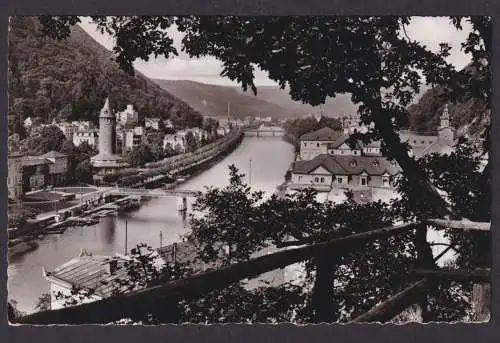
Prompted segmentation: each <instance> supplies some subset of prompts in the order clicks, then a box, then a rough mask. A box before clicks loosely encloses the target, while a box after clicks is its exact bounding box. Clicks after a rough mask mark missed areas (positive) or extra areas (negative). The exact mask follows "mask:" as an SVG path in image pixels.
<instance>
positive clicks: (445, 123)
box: [439, 104, 450, 129]
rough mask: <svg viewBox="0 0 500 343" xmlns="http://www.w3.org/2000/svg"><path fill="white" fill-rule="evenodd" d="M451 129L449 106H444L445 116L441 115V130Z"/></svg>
mask: <svg viewBox="0 0 500 343" xmlns="http://www.w3.org/2000/svg"><path fill="white" fill-rule="evenodd" d="M447 127H450V114H449V113H448V104H446V105H444V109H443V114H441V125H440V126H439V128H440V129H444V128H447Z"/></svg>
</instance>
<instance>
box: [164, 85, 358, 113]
mask: <svg viewBox="0 0 500 343" xmlns="http://www.w3.org/2000/svg"><path fill="white" fill-rule="evenodd" d="M154 81H155V82H156V83H157V84H158V85H160V87H162V88H163V89H165V90H167V91H168V92H169V93H171V94H173V95H175V96H176V97H178V98H180V99H182V100H184V101H185V102H187V103H189V104H190V105H191V106H193V107H194V108H195V109H196V110H197V111H199V112H200V113H203V114H206V115H215V116H227V104H228V103H229V104H230V111H231V115H233V116H235V117H238V118H244V117H246V116H247V115H253V116H261V117H267V116H271V117H273V118H276V119H288V118H293V117H303V116H306V115H310V114H314V113H320V112H322V113H323V115H324V116H328V117H342V116H344V115H353V114H355V113H356V112H357V106H355V105H354V104H353V103H352V102H351V100H350V98H349V96H348V95H345V94H341V95H339V96H338V97H336V98H335V99H332V98H329V99H328V100H327V102H326V104H325V105H323V106H322V107H321V108H320V107H319V106H317V107H313V106H310V105H307V104H303V103H301V102H297V101H294V100H292V99H291V97H290V95H289V94H288V91H287V90H282V89H280V88H279V87H277V86H257V95H254V94H253V93H251V92H250V91H247V92H244V91H243V90H242V89H241V87H239V86H219V85H213V84H205V83H200V82H195V81H190V80H165V79H154Z"/></svg>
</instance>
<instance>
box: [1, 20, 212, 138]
mask: <svg viewBox="0 0 500 343" xmlns="http://www.w3.org/2000/svg"><path fill="white" fill-rule="evenodd" d="M8 92H9V129H10V130H9V131H10V133H12V128H13V125H14V123H15V121H16V120H18V121H19V120H22V119H25V118H27V117H32V118H36V119H38V120H40V121H41V122H51V121H52V120H53V119H54V118H57V119H73V120H76V119H78V120H95V119H96V114H97V113H98V111H99V109H100V108H101V106H102V105H103V103H104V99H105V97H106V96H109V97H110V100H111V104H112V107H114V108H115V109H116V110H122V109H124V108H125V106H126V105H127V104H133V105H134V106H135V107H136V108H137V109H138V111H139V115H140V116H147V115H155V116H159V117H162V118H171V119H172V120H173V121H174V122H177V123H178V124H180V125H182V126H184V125H185V126H197V125H198V124H199V123H200V122H201V119H202V117H201V115H200V114H199V113H198V112H197V111H195V110H194V109H192V108H191V107H190V106H189V105H188V104H186V103H185V102H183V101H181V100H180V99H178V98H176V97H175V96H172V95H171V94H169V93H168V92H166V91H165V90H163V89H161V88H160V87H159V86H158V85H156V84H155V83H154V82H152V81H151V80H149V79H148V78H146V77H145V76H144V75H142V74H141V73H139V72H136V73H135V76H131V75H128V74H126V73H125V72H124V71H122V70H121V69H119V68H118V64H117V63H116V62H115V60H114V56H113V54H112V52H111V51H109V50H107V49H106V48H104V47H103V46H101V45H100V44H99V43H98V42H96V41H95V40H94V39H93V38H92V37H91V36H89V35H88V34H87V33H86V32H85V31H84V30H83V29H82V28H81V27H80V26H78V25H76V26H75V27H74V28H73V29H72V34H71V36H70V37H69V38H68V39H67V40H62V41H55V40H52V39H50V38H48V37H45V36H44V35H43V34H42V33H41V32H40V25H39V22H38V19H37V18H36V17H12V18H11V20H10V30H9V90H8Z"/></svg>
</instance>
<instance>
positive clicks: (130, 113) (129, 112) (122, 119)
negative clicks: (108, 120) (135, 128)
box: [116, 105, 139, 126]
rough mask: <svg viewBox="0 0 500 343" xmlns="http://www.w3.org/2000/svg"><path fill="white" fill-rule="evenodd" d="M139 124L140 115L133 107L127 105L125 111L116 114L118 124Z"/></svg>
mask: <svg viewBox="0 0 500 343" xmlns="http://www.w3.org/2000/svg"><path fill="white" fill-rule="evenodd" d="M138 122H139V113H138V112H137V111H136V110H134V106H133V105H127V107H126V108H125V110H123V111H121V112H118V113H116V123H117V124H119V125H122V126H129V125H136V124H137V123H138Z"/></svg>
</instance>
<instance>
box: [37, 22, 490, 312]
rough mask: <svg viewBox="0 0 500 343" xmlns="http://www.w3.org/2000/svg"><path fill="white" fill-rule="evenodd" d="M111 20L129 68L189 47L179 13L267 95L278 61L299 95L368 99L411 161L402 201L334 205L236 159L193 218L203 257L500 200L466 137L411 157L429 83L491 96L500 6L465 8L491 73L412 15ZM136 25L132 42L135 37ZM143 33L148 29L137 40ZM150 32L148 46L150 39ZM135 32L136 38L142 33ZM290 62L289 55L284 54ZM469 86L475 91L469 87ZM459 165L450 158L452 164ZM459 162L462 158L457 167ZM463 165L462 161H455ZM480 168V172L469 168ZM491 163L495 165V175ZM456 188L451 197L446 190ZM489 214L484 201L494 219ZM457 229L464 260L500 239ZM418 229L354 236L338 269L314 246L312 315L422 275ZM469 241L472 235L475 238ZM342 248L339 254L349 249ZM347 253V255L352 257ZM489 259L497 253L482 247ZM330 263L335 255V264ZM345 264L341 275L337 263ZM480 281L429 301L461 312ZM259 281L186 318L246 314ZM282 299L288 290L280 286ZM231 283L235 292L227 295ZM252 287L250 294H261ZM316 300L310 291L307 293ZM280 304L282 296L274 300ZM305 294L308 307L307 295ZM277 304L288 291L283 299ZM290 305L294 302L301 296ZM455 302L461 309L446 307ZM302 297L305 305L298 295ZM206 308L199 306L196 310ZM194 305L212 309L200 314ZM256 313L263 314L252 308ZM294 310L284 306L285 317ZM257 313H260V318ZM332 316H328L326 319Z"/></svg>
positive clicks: (454, 95)
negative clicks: (408, 136) (412, 127)
mask: <svg viewBox="0 0 500 343" xmlns="http://www.w3.org/2000/svg"><path fill="white" fill-rule="evenodd" d="M93 19H94V21H95V22H96V23H98V25H99V27H100V28H101V29H102V30H105V31H107V32H108V33H110V34H111V35H112V36H114V37H117V45H116V46H115V50H114V51H115V53H116V59H117V61H118V62H119V63H120V64H121V66H122V67H124V68H125V69H126V70H129V71H131V66H132V63H133V61H134V60H135V59H136V58H143V59H147V58H148V56H149V55H151V54H154V53H158V54H162V55H164V56H167V57H168V55H170V54H172V53H174V54H175V53H176V51H175V49H174V48H173V46H172V42H171V41H170V40H168V39H166V38H165V36H164V35H163V32H164V31H163V30H164V29H166V28H168V27H170V26H171V25H172V24H174V23H175V24H176V25H177V27H178V29H179V31H181V32H182V33H184V34H185V37H184V39H183V49H184V50H185V51H186V52H187V53H188V54H189V55H190V56H192V57H199V56H204V55H211V56H214V57H216V58H217V59H219V60H220V61H222V63H223V70H222V72H221V74H222V76H225V77H228V78H230V79H231V80H235V81H237V82H238V83H240V84H241V86H242V87H243V89H244V90H246V89H248V88H250V89H252V91H253V92H254V93H255V92H257V87H256V86H255V84H254V77H255V73H254V71H255V66H256V65H258V66H259V67H260V68H261V69H263V70H265V71H267V72H268V75H269V78H270V79H272V80H274V81H276V82H278V84H279V85H280V86H281V87H282V88H284V87H288V88H289V90H290V96H291V97H292V99H294V100H300V101H303V102H305V103H308V104H311V105H319V104H322V103H324V102H325V99H326V97H335V95H337V94H343V93H347V94H350V96H351V99H352V101H353V102H354V103H355V104H359V114H360V115H361V120H362V122H363V123H365V124H371V123H372V122H373V123H374V124H375V125H374V128H373V129H372V130H370V131H369V132H368V133H367V134H366V135H365V136H364V138H365V139H368V140H370V139H381V140H382V151H383V153H384V155H385V156H387V157H388V158H389V159H395V160H396V161H397V162H398V163H399V165H400V166H401V168H402V169H403V175H402V180H401V182H400V183H399V191H400V193H401V198H402V200H399V201H398V202H395V203H392V204H387V203H382V202H371V203H367V204H357V203H356V202H354V200H353V198H352V195H349V196H348V200H347V202H345V203H343V204H339V205H335V204H333V203H330V202H326V203H320V202H318V201H317V200H316V199H315V194H314V192H313V191H304V192H299V193H298V194H295V195H292V196H285V197H284V198H278V197H277V196H274V197H271V199H268V200H266V201H263V199H262V194H261V193H259V192H252V191H251V189H250V188H249V187H248V186H247V185H246V184H245V183H244V182H243V178H242V175H240V174H238V171H237V170H236V168H234V167H231V169H230V184H229V186H227V187H225V188H223V189H215V188H209V189H208V190H207V192H206V193H205V194H203V195H200V196H199V198H198V199H197V202H196V206H195V208H196V210H197V211H199V212H201V214H202V215H201V216H200V217H193V218H192V219H191V225H192V230H193V236H194V238H195V240H196V241H197V242H198V244H199V245H200V246H199V254H200V258H202V259H204V260H212V261H220V260H222V262H223V263H225V264H229V263H233V262H236V261H242V260H246V259H248V258H250V256H251V255H252V254H253V253H254V252H256V251H258V250H259V249H261V248H263V247H265V246H267V245H269V244H271V243H273V242H274V243H277V242H279V241H280V240H283V239H289V238H290V237H292V238H294V239H298V240H300V239H302V240H308V241H309V242H311V241H312V242H317V241H322V240H325V239H330V238H334V237H338V236H339V235H344V234H349V233H355V232H363V231H367V230H371V229H375V228H379V227H382V226H384V225H388V224H392V223H394V222H396V221H398V220H401V219H412V218H414V217H417V218H419V217H421V216H439V217H442V216H445V215H454V216H457V217H466V216H470V217H473V216H475V215H478V213H479V212H478V211H479V210H478V207H479V205H480V204H486V203H487V201H488V199H490V198H489V195H488V192H486V191H485V189H486V186H488V185H489V182H490V179H491V177H490V176H489V174H488V173H489V169H488V166H487V167H486V168H484V170H483V171H482V172H481V171H480V169H479V168H478V161H477V160H475V159H474V158H472V159H471V158H470V157H467V154H468V153H469V152H468V150H466V149H465V148H464V149H459V150H458V151H457V153H456V154H454V155H453V154H452V155H451V156H449V157H444V158H443V157H438V156H431V157H430V158H428V159H425V160H421V161H415V160H414V159H413V158H412V157H410V156H409V155H408V152H407V146H406V145H405V144H403V143H401V141H400V139H399V135H398V134H397V131H398V129H399V127H401V126H403V125H405V124H406V123H407V115H408V112H407V106H408V105H409V104H410V103H411V102H412V100H413V98H414V96H415V94H416V93H418V92H419V90H420V87H421V86H422V84H423V83H427V84H429V85H431V86H433V85H440V86H444V88H443V89H444V90H445V91H446V92H448V95H447V96H448V97H449V99H452V100H454V99H459V98H460V97H461V95H463V93H464V92H465V91H466V92H468V93H469V94H470V96H471V97H474V98H478V99H481V98H482V99H483V100H484V99H486V100H487V103H488V106H489V96H490V85H489V78H490V71H489V68H490V65H491V18H486V17H468V18H453V19H452V20H453V23H454V24H455V25H456V27H457V28H458V29H460V24H461V22H463V20H468V21H469V22H471V23H472V26H473V30H472V33H471V34H470V35H469V37H468V39H467V41H466V42H464V48H465V49H466V51H468V52H471V55H472V57H473V62H472V63H473V65H474V67H475V69H477V70H479V69H481V68H483V69H486V71H485V75H486V76H484V77H482V76H480V77H479V80H476V78H474V77H472V76H471V75H470V74H467V72H466V71H456V70H455V68H454V67H453V66H452V65H450V64H449V63H447V62H446V60H445V58H446V57H447V56H448V55H449V52H450V47H449V46H448V45H447V44H446V43H443V44H441V45H440V51H439V52H438V53H433V52H431V51H429V50H428V49H427V48H426V47H425V46H423V45H422V44H421V43H419V42H416V41H412V40H411V39H410V38H409V37H407V35H406V34H405V26H406V25H408V24H409V21H410V18H408V17H374V16H372V17H254V18H249V17H233V16H225V17H220V16H213V17H196V16H187V17H175V18H173V17H142V18H138V17H133V18H129V17H113V18H111V19H106V18H102V17H94V18H93ZM69 20H70V19H68V18H63V19H62V20H61V18H59V20H47V22H46V25H45V27H46V28H47V30H48V31H47V32H48V33H49V34H53V35H56V36H57V34H61V33H62V34H63V35H64V33H65V32H68V29H67V27H66V26H65V25H61V24H59V26H55V25H56V24H57V22H62V23H69ZM124 35H127V38H128V40H124V39H123V37H124ZM131 37H133V38H134V39H131ZM138 42H140V43H141V44H138ZM130 44H132V45H130ZM283 61H287V62H286V63H284V62H283ZM461 92H462V93H461ZM445 163H447V165H446V168H445V167H444V166H445ZM450 168H451V169H450ZM448 169H450V171H448ZM465 169H467V172H462V171H463V170H465ZM485 175H486V176H485ZM442 191H445V192H446V193H447V194H448V197H447V198H446V199H443V197H442V196H441V194H440V192H442ZM488 216H489V212H488V211H486V212H484V211H483V212H482V216H481V218H487V217H488ZM466 238H467V239H468V241H467V242H469V243H467V242H465V239H464V237H453V238H452V239H453V240H454V242H455V241H456V242H458V241H460V240H461V242H462V243H463V244H465V245H466V247H467V246H469V247H470V249H466V251H463V252H462V254H461V255H462V256H461V259H459V260H458V263H460V264H463V261H470V259H471V258H472V257H473V255H474V252H475V251H476V252H477V251H478V250H481V249H478V247H482V248H483V249H484V246H485V245H484V244H483V243H484V242H487V241H488V238H485V239H481V238H477V237H471V236H468V237H466ZM413 240H414V237H413V233H411V232H410V233H407V234H401V235H396V236H394V237H392V238H390V239H385V240H376V241H374V242H371V243H367V244H363V245H361V246H359V247H354V249H353V250H352V251H351V250H350V251H342V250H343V249H342V247H341V248H339V249H340V250H341V252H343V254H339V256H340V255H342V257H340V259H339V261H338V262H336V263H335V266H333V267H334V268H332V269H327V270H326V271H327V272H329V273H330V275H329V276H328V277H327V278H324V274H325V269H324V268H322V266H324V262H325V260H326V259H327V258H329V257H331V256H314V257H312V258H311V260H310V261H308V263H306V269H307V271H308V274H309V275H310V276H312V275H313V274H314V273H316V281H317V280H318V278H319V277H320V275H323V276H321V277H322V278H323V281H325V280H326V282H327V285H326V286H327V287H326V288H327V289H328V294H329V296H323V297H322V298H320V299H319V301H318V299H315V297H316V296H317V294H318V293H317V292H316V290H317V289H316V285H315V289H314V290H313V291H312V293H306V294H305V297H303V298H300V300H301V301H297V302H295V303H294V304H295V305H296V306H295V305H294V310H295V311H296V312H295V313H300V319H299V320H297V321H300V320H307V319H311V320H318V317H317V313H315V311H316V310H317V307H318V303H319V304H321V302H323V303H326V304H327V306H328V307H329V311H331V312H332V316H331V317H329V319H331V320H337V321H347V320H350V319H352V318H353V317H355V316H356V315H358V314H360V313H362V312H364V311H366V310H368V309H369V308H371V307H372V306H374V305H375V304H377V303H378V302H380V301H381V300H383V299H387V298H388V297H389V296H390V295H393V294H394V293H395V292H397V291H400V290H401V289H403V288H404V287H406V286H407V285H408V282H409V280H410V275H409V273H408V271H409V269H410V268H411V267H412V266H414V265H415V263H417V258H416V256H415V255H416V254H415V246H414V244H413ZM467 244H469V245H467ZM335 253H336V252H331V254H334V255H335ZM339 256H336V257H339ZM481 257H483V258H484V255H481ZM329 267H332V266H331V265H329ZM331 274H334V275H331ZM273 291H274V290H273V289H266V291H262V290H261V291H256V292H254V294H252V297H253V296H254V295H256V297H253V299H258V298H259V297H260V299H262V303H261V304H259V308H263V309H267V307H266V306H267V304H268V303H267V302H266V299H269V298H266V297H265V296H264V294H265V292H271V293H272V292H273ZM467 291H468V289H467V287H458V288H456V287H448V288H444V287H438V288H436V289H433V291H432V293H431V294H430V295H429V297H428V299H429V301H430V304H431V307H434V310H439V313H438V314H437V315H436V318H438V319H444V320H460V319H462V318H463V317H464V315H465V311H466V308H467V306H466V302H465V300H464V298H463V296H464V295H466V294H467ZM246 292H247V291H246V290H245V291H243V290H242V289H241V288H238V286H234V287H228V288H226V289H224V290H222V291H218V292H215V293H211V294H207V295H205V296H202V297H199V298H198V300H196V303H195V304H191V306H187V307H186V306H185V307H184V310H186V311H187V312H184V313H185V315H186V318H193V319H194V320H195V321H203V320H205V321H211V322H217V321H221V319H220V318H225V319H223V320H222V321H224V320H227V318H230V320H231V319H233V318H238V319H243V318H241V317H238V316H237V315H236V314H237V313H238V311H239V310H242V311H244V310H245V309H247V307H246V306H242V308H239V307H238V308H235V306H231V304H234V303H235V302H234V301H240V302H241V303H243V304H248V303H252V302H245V301H244V300H243V299H245V297H246V295H247V294H248V293H246ZM277 292H278V293H276V294H277V295H278V299H279V300H283V299H287V296H288V294H287V293H285V292H284V291H283V290H277ZM221 295H223V296H222V297H221ZM247 299H248V298H247ZM302 300H303V302H302ZM271 303H272V301H271ZM299 303H300V305H299ZM274 304H277V303H274ZM290 304H291V302H288V303H286V305H287V306H279V307H280V308H281V313H292V312H293V311H291V312H289V310H290V307H289V305H290ZM446 305H448V309H447V310H446V309H444V307H446ZM292 307H293V306H292ZM193 308H195V309H196V310H195V311H194V312H189V311H192V309H193ZM194 313H201V316H197V315H195V314H194ZM243 313H246V315H247V316H248V315H249V312H243ZM279 315H280V314H279V313H274V316H275V317H273V318H272V319H269V318H268V317H266V320H267V321H272V320H277V319H276V318H278V316H279ZM246 319H247V321H252V318H248V317H246ZM319 319H321V318H319Z"/></svg>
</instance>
